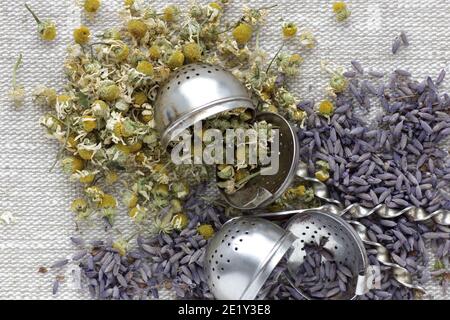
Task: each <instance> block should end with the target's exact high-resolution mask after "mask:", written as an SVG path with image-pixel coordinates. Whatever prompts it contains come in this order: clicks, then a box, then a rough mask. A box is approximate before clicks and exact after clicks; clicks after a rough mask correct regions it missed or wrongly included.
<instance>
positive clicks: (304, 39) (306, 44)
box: [300, 30, 316, 49]
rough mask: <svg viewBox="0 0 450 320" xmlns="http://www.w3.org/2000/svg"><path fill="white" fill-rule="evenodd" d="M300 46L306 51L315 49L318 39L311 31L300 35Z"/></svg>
mask: <svg viewBox="0 0 450 320" xmlns="http://www.w3.org/2000/svg"><path fill="white" fill-rule="evenodd" d="M300 45H301V46H302V47H303V48H306V49H313V48H314V47H315V46H316V39H315V37H314V35H313V33H312V32H311V31H309V30H306V31H303V32H302V33H300Z"/></svg>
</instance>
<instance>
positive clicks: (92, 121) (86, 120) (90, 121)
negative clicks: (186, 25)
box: [81, 115, 97, 132]
mask: <svg viewBox="0 0 450 320" xmlns="http://www.w3.org/2000/svg"><path fill="white" fill-rule="evenodd" d="M81 124H82V127H83V129H84V131H86V132H91V131H94V130H95V129H97V119H96V118H95V117H94V116H88V115H85V116H83V117H81Z"/></svg>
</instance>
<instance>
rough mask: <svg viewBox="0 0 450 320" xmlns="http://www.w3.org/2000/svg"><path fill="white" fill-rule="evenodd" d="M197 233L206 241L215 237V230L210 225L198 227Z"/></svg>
mask: <svg viewBox="0 0 450 320" xmlns="http://www.w3.org/2000/svg"><path fill="white" fill-rule="evenodd" d="M197 232H198V233H199V234H200V235H201V236H202V237H203V238H204V239H205V240H208V239H210V238H212V236H214V228H213V227H212V225H210V224H202V225H200V226H198V228H197Z"/></svg>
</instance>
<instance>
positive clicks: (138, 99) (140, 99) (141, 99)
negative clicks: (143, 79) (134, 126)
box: [132, 91, 148, 106]
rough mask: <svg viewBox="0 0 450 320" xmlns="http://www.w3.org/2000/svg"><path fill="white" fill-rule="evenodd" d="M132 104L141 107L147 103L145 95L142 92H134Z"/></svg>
mask: <svg viewBox="0 0 450 320" xmlns="http://www.w3.org/2000/svg"><path fill="white" fill-rule="evenodd" d="M132 99H133V102H134V104H136V105H138V106H142V105H143V104H144V103H147V102H148V97H147V94H146V93H145V92H143V91H138V92H134V93H133V95H132Z"/></svg>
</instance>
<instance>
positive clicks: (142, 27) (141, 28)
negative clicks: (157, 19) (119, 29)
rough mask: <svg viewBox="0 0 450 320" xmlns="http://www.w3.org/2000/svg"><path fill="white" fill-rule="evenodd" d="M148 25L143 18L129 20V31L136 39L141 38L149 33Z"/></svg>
mask: <svg viewBox="0 0 450 320" xmlns="http://www.w3.org/2000/svg"><path fill="white" fill-rule="evenodd" d="M147 29H148V28H147V25H146V24H145V23H144V22H143V21H141V20H136V19H133V20H130V21H129V22H128V32H130V33H131V35H132V36H133V37H135V38H136V39H140V38H142V37H144V36H145V34H146V33H147Z"/></svg>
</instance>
